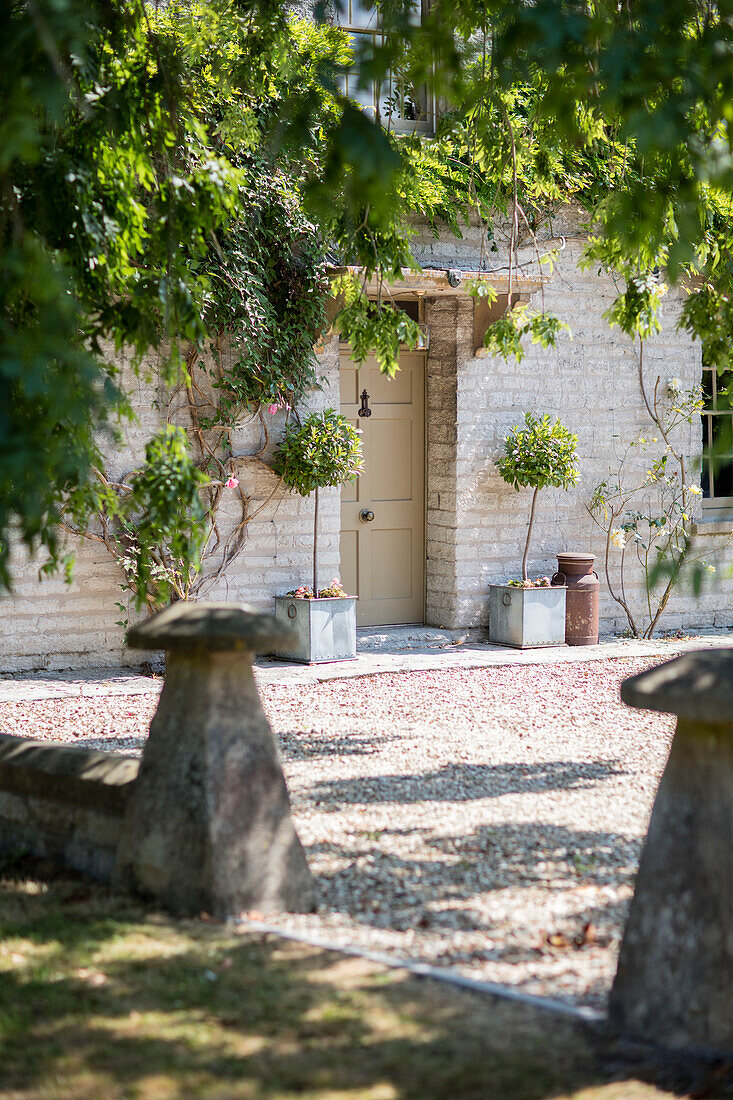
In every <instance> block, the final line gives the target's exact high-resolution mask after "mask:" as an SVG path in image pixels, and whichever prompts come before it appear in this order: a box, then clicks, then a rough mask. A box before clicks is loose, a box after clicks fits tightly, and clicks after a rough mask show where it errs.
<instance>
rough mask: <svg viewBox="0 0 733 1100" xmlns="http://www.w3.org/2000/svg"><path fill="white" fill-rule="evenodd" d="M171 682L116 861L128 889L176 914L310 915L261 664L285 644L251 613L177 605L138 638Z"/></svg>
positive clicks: (280, 633)
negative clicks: (154, 652) (162, 659)
mask: <svg viewBox="0 0 733 1100" xmlns="http://www.w3.org/2000/svg"><path fill="white" fill-rule="evenodd" d="M128 641H129V644H130V645H131V646H133V647H135V648H141V649H165V650H166V654H167V659H166V678H165V684H164V686H163V691H162V693H161V696H160V702H159V703H158V709H157V711H156V713H155V716H154V718H153V721H152V723H151V726H150V736H149V738H148V741H147V743H146V745H145V750H144V752H143V758H142V762H141V765H140V772H139V775H138V778H137V780H136V782H135V786H134V789H133V791H132V794H131V796H130V798H129V801H128V803H127V808H126V813H125V818H124V822H123V827H122V833H121V836H120V842H119V846H118V850H117V863H116V869H115V881H116V884H117V886H118V887H121V888H124V889H129V890H132V891H135V892H138V893H142V894H144V895H148V896H151V897H154V898H157V899H158V900H159V901H161V902H162V903H163V904H164V905H165V906H166V907H167V908H168V909H170V910H171V911H172V912H174V913H180V914H184V913H193V914H198V913H200V912H202V911H205V912H208V913H211V914H212V915H214V916H217V917H227V916H234V915H237V914H239V913H242V912H244V911H247V910H252V909H256V910H258V911H260V912H272V911H276V910H290V911H295V912H307V911H309V910H311V909H312V908H313V905H314V890H313V882H312V879H311V875H310V871H309V870H308V865H307V863H306V858H305V853H304V851H303V848H302V846H301V843H300V841H299V839H298V837H297V835H296V832H295V828H294V826H293V823H292V819H291V816H290V800H289V797H288V792H287V787H286V785H285V777H284V775H283V771H282V767H281V764H280V760H279V757H278V753H277V748H276V745H275V739H274V737H273V735H272V730H271V729H270V726H269V723H268V721H267V718H266V717H265V714H264V712H263V710H262V707H261V705H260V699H259V695H258V692H257V686H256V684H255V680H254V675H253V672H252V655H253V654H254V653H256V652H261V651H263V650H272V649H273V648H275V647H279V646H283V645H287V644H288V643H289V642H291V641H292V639H291V638H290V637H289V632H288V630H287V629H286V628H284V627H283V626H282V625H281V624H280V623H278V622H277V620H276V619H275V617H274V615H266V614H262V613H260V612H258V611H255V610H254V609H253V608H251V607H248V606H247V605H246V604H231V603H185V602H181V603H177V604H174V605H173V606H171V607H168V608H166V609H165V610H164V611H160V612H159V613H158V614H157V615H154V616H153V617H152V618H151V619H149V620H148V621H147V622H145V623H142V624H141V625H139V626H136V627H133V628H132V629H131V630H130V633H129V639H128Z"/></svg>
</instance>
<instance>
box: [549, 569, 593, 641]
mask: <svg viewBox="0 0 733 1100" xmlns="http://www.w3.org/2000/svg"><path fill="white" fill-rule="evenodd" d="M595 560H596V558H595V554H575V553H570V552H568V553H563V554H558V555H557V573H555V575H554V577H553V578H552V583H553V585H561V584H564V585H566V586H567V590H568V591H567V602H566V604H565V644H566V645H597V644H598V593H599V589H600V587H601V584H600V581H599V580H598V574H597V573H596V572H595V571H594V569H593V563H594V561H595Z"/></svg>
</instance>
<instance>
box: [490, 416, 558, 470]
mask: <svg viewBox="0 0 733 1100" xmlns="http://www.w3.org/2000/svg"><path fill="white" fill-rule="evenodd" d="M577 443H578V437H577V436H575V435H573V433H572V432H570V431H568V429H567V428H566V427H565V426H564V425H563V424H562V423H561V422H560V421H559V420H556V421H555V422H554V423H553V422H552V420H551V419H550V416H549V414H548V413H545V415H544V416H541V417H538V416H534V415H533V414H532V413H525V416H524V427H522V426H521V425H516V426H515V427H514V428H512V430H511V432H510V433H509V435H508V436H507V437H506V439H505V440H504V454H503V455H502V456H501V458H498V459H497V460H496V466H497V468H498V470H499V473H500V474H501V476H502V478H503V479H504V481H506V483H507V485H511V486H512V487H513V488H514V489H527V488H529V489H547V488H556V489H570V488H571V487H572V486H573V485H577V483H578V467H577V465H576V447H577Z"/></svg>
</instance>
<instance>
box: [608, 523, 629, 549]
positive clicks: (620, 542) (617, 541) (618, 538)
mask: <svg viewBox="0 0 733 1100" xmlns="http://www.w3.org/2000/svg"><path fill="white" fill-rule="evenodd" d="M611 545H612V546H615V547H616V549H617V550H623V548H624V546H626V532H625V531H624V529H623V527H616V528H615V529H614V530H613V531H612V532H611Z"/></svg>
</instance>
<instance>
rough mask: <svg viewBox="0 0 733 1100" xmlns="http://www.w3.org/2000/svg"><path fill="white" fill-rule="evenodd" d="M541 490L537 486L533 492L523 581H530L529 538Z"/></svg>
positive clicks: (523, 563) (523, 560) (525, 547)
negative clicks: (528, 570) (528, 568)
mask: <svg viewBox="0 0 733 1100" xmlns="http://www.w3.org/2000/svg"><path fill="white" fill-rule="evenodd" d="M539 491H540V490H539V488H537V489H535V491H534V493H533V494H532V507H531V509H530V512H529V527H528V528H527V541H526V542H525V544H524V557H523V558H522V580H523V581H528V580H529V576H528V575H527V558H528V557H529V540H530V537H531V535H532V524H533V523H534V507H535V504H536V503H537V494H538V493H539Z"/></svg>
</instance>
